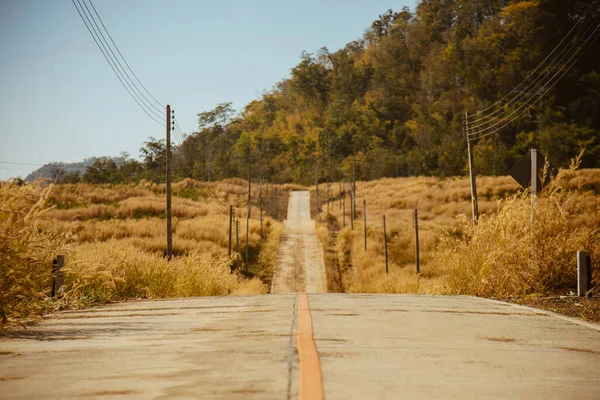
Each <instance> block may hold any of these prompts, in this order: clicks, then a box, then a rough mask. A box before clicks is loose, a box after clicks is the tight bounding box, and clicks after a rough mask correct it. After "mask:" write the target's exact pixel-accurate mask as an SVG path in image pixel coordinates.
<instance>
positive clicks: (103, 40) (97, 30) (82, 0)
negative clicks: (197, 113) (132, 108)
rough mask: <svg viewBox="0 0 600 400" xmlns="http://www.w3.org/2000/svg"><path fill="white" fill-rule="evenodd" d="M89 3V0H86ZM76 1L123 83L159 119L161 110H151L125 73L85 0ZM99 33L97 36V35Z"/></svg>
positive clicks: (146, 100)
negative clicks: (82, 8) (87, 17)
mask: <svg viewBox="0 0 600 400" xmlns="http://www.w3.org/2000/svg"><path fill="white" fill-rule="evenodd" d="M88 1H90V3H91V0H88ZM77 2H78V3H79V4H80V5H81V3H83V5H84V6H85V9H86V11H87V14H86V16H88V15H89V17H90V18H91V20H92V22H93V24H94V26H93V27H95V29H94V32H95V33H96V35H97V37H99V39H100V43H101V44H102V46H103V47H104V49H105V50H106V49H108V52H110V54H109V57H110V58H111V61H112V62H113V64H114V65H115V66H116V67H117V70H118V71H119V72H120V73H121V76H122V77H123V78H124V79H125V83H127V85H128V86H129V88H130V89H131V90H132V91H133V93H134V94H135V95H136V97H137V98H138V99H139V100H140V101H141V102H142V103H143V104H144V106H145V107H146V108H147V110H148V111H149V112H151V113H152V114H154V116H155V117H157V118H158V119H159V120H160V119H161V118H162V112H161V110H159V112H158V113H157V112H156V110H153V109H152V108H151V107H149V106H148V104H150V105H152V103H150V101H149V100H148V99H147V98H146V97H145V96H144V95H143V93H142V92H141V91H140V89H139V88H138V87H137V86H136V85H135V83H134V82H133V80H132V79H131V77H130V76H129V74H127V71H125V68H124V67H123V64H121V62H120V61H119V60H118V58H117V56H116V54H115V52H114V51H113V49H112V47H111V46H110V45H109V44H108V40H106V36H104V33H103V32H102V30H101V29H100V27H99V26H98V23H97V22H96V19H95V18H94V15H93V14H92V12H91V11H90V9H89V7H88V5H87V3H86V0H77ZM98 35H99V36H98Z"/></svg>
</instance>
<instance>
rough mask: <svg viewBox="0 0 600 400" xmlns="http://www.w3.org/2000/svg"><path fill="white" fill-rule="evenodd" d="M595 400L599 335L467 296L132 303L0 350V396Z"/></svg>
mask: <svg viewBox="0 0 600 400" xmlns="http://www.w3.org/2000/svg"><path fill="white" fill-rule="evenodd" d="M303 303H304V304H303ZM307 318H308V320H307ZM313 338H314V340H313ZM311 343H312V345H314V349H313V350H315V354H311V349H310V347H311ZM303 369H304V372H303ZM311 373H312V376H311ZM315 373H316V374H317V375H318V376H314V375H315ZM599 393H600V327H599V325H596V324H590V323H585V322H580V321H575V320H571V319H568V318H566V317H558V316H555V315H553V314H549V313H546V312H543V311H538V310H534V309H529V308H524V307H518V306H514V305H509V304H505V303H500V302H493V301H490V300H484V299H475V298H470V297H441V296H440V297H434V296H412V295H347V294H313V295H310V294H309V295H303V294H285V295H260V296H245V297H207V298H193V299H180V300H165V301H141V302H130V303H121V304H114V305H109V306H104V307H97V308H93V309H88V310H83V311H74V312H73V311H72V312H63V313H60V314H58V315H56V316H53V317H51V318H49V319H47V320H46V321H44V322H43V323H40V324H38V325H36V326H34V327H29V328H28V329H27V330H24V329H22V328H21V329H19V330H14V331H9V332H4V337H3V338H2V339H0V398H3V399H40V398H44V399H67V398H131V399H152V398H154V399H171V398H190V399H192V398H201V399H296V398H308V399H318V398H320V396H319V394H324V397H325V398H326V399H544V400H552V399H561V400H564V399H595V400H597V399H598V398H599ZM300 396H303V397H300Z"/></svg>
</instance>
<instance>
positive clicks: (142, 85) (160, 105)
mask: <svg viewBox="0 0 600 400" xmlns="http://www.w3.org/2000/svg"><path fill="white" fill-rule="evenodd" d="M89 2H90V5H91V6H92V8H93V9H94V13H95V14H96V15H97V16H98V19H99V20H100V23H101V24H102V27H103V28H104V31H105V32H106V33H107V34H108V37H109V39H110V41H111V43H112V44H113V46H115V49H116V50H117V52H118V53H119V55H120V56H121V59H122V60H123V62H124V63H125V65H127V68H128V69H129V71H131V73H132V74H133V76H134V77H135V80H136V81H137V82H138V83H139V84H140V86H141V87H142V88H143V89H144V91H145V92H146V93H148V95H149V96H150V97H151V98H152V100H154V102H155V103H156V104H158V106H159V107H160V109H158V108H156V107H154V108H155V109H156V110H158V111H161V112H162V110H164V108H165V106H164V105H163V104H161V103H160V102H159V101H158V100H156V98H155V97H154V96H152V93H150V92H149V91H148V89H146V86H144V84H143V83H142V82H141V81H140V79H139V78H138V77H137V75H136V74H135V72H133V69H131V67H130V66H129V63H128V62H127V60H126V59H125V57H124V56H123V54H122V53H121V50H119V46H117V44H116V43H115V41H114V40H113V38H112V36H111V34H110V32H109V31H108V29H106V26H105V25H104V22H103V21H102V17H100V14H98V11H96V7H95V6H94V3H92V0H89Z"/></svg>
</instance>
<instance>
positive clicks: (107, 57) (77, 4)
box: [71, 0, 165, 127]
mask: <svg viewBox="0 0 600 400" xmlns="http://www.w3.org/2000/svg"><path fill="white" fill-rule="evenodd" d="M83 1H84V5H85V7H86V9H88V12H89V8H87V5H86V4H85V0H83ZM71 2H72V3H73V5H74V6H75V8H76V9H77V13H78V14H79V17H80V18H81V20H82V21H83V23H84V25H85V27H86V29H87V30H88V32H89V33H90V35H91V36H92V39H93V40H94V42H95V43H96V46H97V47H98V49H99V50H100V52H101V53H102V55H103V56H104V59H105V60H106V62H107V63H108V65H109V66H110V67H111V69H112V70H113V72H114V73H115V75H116V76H117V78H118V79H119V82H121V85H122V86H123V88H125V90H126V91H127V93H129V95H130V96H131V98H132V99H133V100H134V101H135V102H136V103H137V105H138V106H139V107H140V108H141V109H142V111H144V112H145V113H146V115H148V117H150V118H151V119H152V120H153V121H154V122H156V123H157V124H159V125H160V126H163V127H164V126H165V124H164V123H163V122H161V121H160V119H157V118H156V117H155V116H153V115H152V114H151V113H150V112H149V111H148V110H147V109H146V107H147V106H145V105H142V103H140V100H138V98H139V96H136V95H134V94H135V91H134V92H133V93H132V90H133V89H130V87H131V85H129V82H127V81H126V80H125V82H124V81H123V79H124V77H123V78H122V77H121V76H122V75H121V73H120V71H119V70H118V68H117V67H116V64H115V65H113V62H111V58H110V54H108V51H107V50H106V48H105V46H104V44H103V43H102V42H101V40H100V37H99V36H98V35H97V33H96V30H95V29H94V26H93V25H92V22H91V21H90V16H91V18H92V20H93V15H91V13H90V16H88V14H87V13H86V12H85V10H84V7H83V6H82V5H81V2H80V0H71ZM84 15H85V17H84ZM94 23H95V20H94ZM97 26H98V25H97V24H96V27H97ZM98 29H99V28H98ZM99 40H100V42H99ZM105 41H106V39H105ZM107 45H108V43H107ZM108 47H109V48H110V46H108ZM113 54H114V53H113ZM126 82H127V84H126ZM128 86H129V87H128ZM138 91H139V90H138ZM151 111H152V110H151Z"/></svg>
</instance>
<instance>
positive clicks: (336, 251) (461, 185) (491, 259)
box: [312, 167, 600, 298]
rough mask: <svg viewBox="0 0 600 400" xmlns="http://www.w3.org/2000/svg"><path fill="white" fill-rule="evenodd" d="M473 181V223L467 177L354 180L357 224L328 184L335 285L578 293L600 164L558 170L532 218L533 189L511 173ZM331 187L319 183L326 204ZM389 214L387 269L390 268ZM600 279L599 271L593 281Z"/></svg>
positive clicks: (599, 251)
mask: <svg viewBox="0 0 600 400" xmlns="http://www.w3.org/2000/svg"><path fill="white" fill-rule="evenodd" d="M477 184H478V192H479V210H480V213H481V216H480V222H479V224H478V226H477V228H475V229H474V228H473V226H472V223H471V197H470V186H469V181H468V179H467V178H448V179H437V178H430V177H413V178H397V179H382V180H378V181H370V182H357V220H356V221H355V222H354V229H353V230H352V229H351V228H350V222H349V221H350V220H349V218H350V217H349V216H350V197H349V196H347V197H346V198H345V210H346V217H345V226H344V224H343V218H342V204H341V202H340V200H341V196H340V193H339V185H338V184H337V183H336V184H332V185H331V189H330V191H331V196H332V201H331V202H330V216H329V222H330V232H328V231H327V223H326V221H327V205H326V203H325V204H322V207H321V213H320V215H319V218H320V220H321V223H320V228H319V232H320V236H321V240H322V242H323V243H324V244H325V247H326V250H329V253H330V257H328V260H326V261H327V263H328V264H329V265H328V270H329V272H330V274H331V272H332V271H333V273H334V274H337V276H336V277H335V278H336V279H333V283H334V284H333V285H332V286H334V289H336V290H340V291H345V292H361V293H438V294H444V293H448V294H469V295H477V296H488V297H498V298H511V297H523V296H530V295H536V296H546V295H550V294H566V293H567V292H569V291H573V290H575V291H576V279H575V278H576V262H575V252H576V251H578V250H587V251H589V252H591V254H592V263H593V265H594V267H596V268H595V270H596V271H597V269H598V268H597V266H598V259H599V257H600V241H599V240H598V239H600V196H599V194H600V170H575V168H574V167H573V168H572V169H569V170H561V171H560V173H559V176H557V177H556V178H555V179H554V180H553V181H552V183H551V184H550V185H549V186H548V187H546V188H545V189H544V191H543V192H542V193H541V194H540V196H539V198H538V201H537V204H536V219H535V223H534V225H532V224H531V206H530V196H529V194H528V192H527V191H524V190H521V188H520V187H519V186H518V185H517V183H516V182H515V181H514V180H513V179H512V178H511V177H506V176H502V177H479V178H478V180H477ZM312 189H313V191H314V187H313V188H312ZM347 189H348V188H347ZM325 193H326V185H325V184H323V185H321V187H320V195H321V197H322V200H321V201H322V202H323V201H324V200H325V197H324V196H325ZM313 196H314V194H313ZM363 200H366V203H367V251H365V250H364V242H363V232H364V230H363V229H364V225H363V222H362V221H363ZM415 208H417V209H418V215H419V242H420V243H419V245H420V264H421V273H420V274H419V275H417V274H416V268H415V231H414V228H413V223H412V213H413V210H414V209H415ZM383 214H385V215H386V222H387V236H388V254H389V274H386V272H385V259H384V245H383V243H384V242H383V237H384V236H383V226H382V216H383ZM532 226H533V229H532ZM332 264H333V266H332ZM597 277H598V273H597V272H596V273H595V274H594V278H595V281H597V280H598V279H597ZM336 281H337V282H336ZM331 284H332V280H331V279H330V285H331ZM596 291H598V290H597V289H596Z"/></svg>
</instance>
